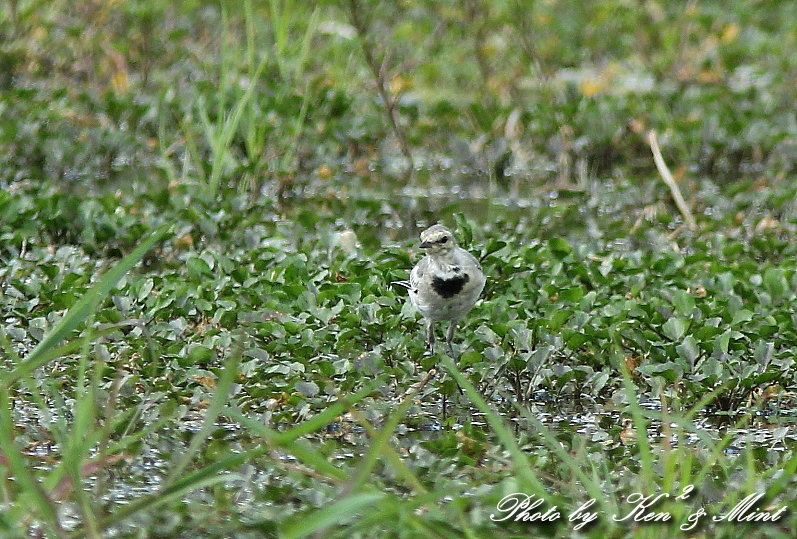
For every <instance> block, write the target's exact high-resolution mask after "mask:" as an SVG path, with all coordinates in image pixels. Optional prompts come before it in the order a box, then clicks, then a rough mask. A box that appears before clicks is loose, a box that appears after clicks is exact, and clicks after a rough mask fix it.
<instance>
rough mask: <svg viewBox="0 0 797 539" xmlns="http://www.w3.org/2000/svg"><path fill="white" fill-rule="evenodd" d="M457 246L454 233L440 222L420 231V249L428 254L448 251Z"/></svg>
mask: <svg viewBox="0 0 797 539" xmlns="http://www.w3.org/2000/svg"><path fill="white" fill-rule="evenodd" d="M456 246H457V241H456V240H455V239H454V234H452V233H451V231H450V230H449V229H447V228H446V227H444V226H443V225H441V224H436V225H432V226H430V227H429V228H427V229H426V230H424V231H423V232H421V249H426V250H427V252H428V253H429V254H430V255H439V254H445V253H449V252H451V251H453V250H454V248H455V247H456Z"/></svg>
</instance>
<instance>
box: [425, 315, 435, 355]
mask: <svg viewBox="0 0 797 539" xmlns="http://www.w3.org/2000/svg"><path fill="white" fill-rule="evenodd" d="M432 354H434V321H433V320H432V319H431V318H430V319H428V320H426V352H425V354H424V355H427V356H431V355H432Z"/></svg>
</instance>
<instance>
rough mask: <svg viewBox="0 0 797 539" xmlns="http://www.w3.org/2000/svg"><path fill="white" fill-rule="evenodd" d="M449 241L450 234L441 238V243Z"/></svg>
mask: <svg viewBox="0 0 797 539" xmlns="http://www.w3.org/2000/svg"><path fill="white" fill-rule="evenodd" d="M447 241H448V236H443V239H442V240H440V243H446V242H447Z"/></svg>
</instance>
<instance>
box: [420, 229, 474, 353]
mask: <svg viewBox="0 0 797 539" xmlns="http://www.w3.org/2000/svg"><path fill="white" fill-rule="evenodd" d="M421 248H422V249H425V250H426V256H425V257H423V258H422V259H421V261H420V262H418V263H417V264H416V265H415V267H414V268H412V271H411V272H410V280H409V286H408V288H409V294H410V302H412V304H413V306H414V307H415V308H416V309H417V310H418V312H419V313H421V315H422V316H423V317H424V318H425V319H426V352H427V353H429V354H431V353H432V349H433V347H434V340H435V338H434V324H435V322H439V321H442V320H450V325H449V326H448V334H447V336H446V342H447V344H448V352H449V354H451V357H454V348H453V346H452V345H451V342H452V341H453V339H454V331H455V330H456V328H457V323H458V322H459V320H460V319H461V318H462V317H463V316H465V315H466V314H467V313H468V311H470V310H471V309H472V308H473V305H475V304H476V301H477V300H478V299H479V295H480V294H481V292H482V289H483V288H484V281H485V278H484V273H482V269H481V266H480V265H479V261H478V260H476V258H475V257H474V256H473V255H472V254H470V253H469V252H467V251H466V250H464V249H461V248H460V247H457V242H456V240H455V239H454V235H453V234H452V233H451V231H450V230H448V229H447V228H446V227H444V226H443V225H440V224H437V225H433V226H431V227H429V228H427V229H426V230H424V231H423V232H421Z"/></svg>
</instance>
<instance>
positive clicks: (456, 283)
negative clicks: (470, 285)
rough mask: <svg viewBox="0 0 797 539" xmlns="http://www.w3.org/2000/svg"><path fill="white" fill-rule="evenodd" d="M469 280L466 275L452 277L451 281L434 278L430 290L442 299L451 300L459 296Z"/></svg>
mask: <svg viewBox="0 0 797 539" xmlns="http://www.w3.org/2000/svg"><path fill="white" fill-rule="evenodd" d="M469 280H470V276H468V275H467V274H465V275H459V276H457V277H452V278H451V279H443V278H441V277H434V278H433V279H432V288H433V289H434V291H435V292H437V293H438V294H440V295H441V296H443V297H444V298H451V297H454V296H456V295H457V294H459V293H460V291H461V290H462V287H463V286H465V283H467V282H468V281H469Z"/></svg>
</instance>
